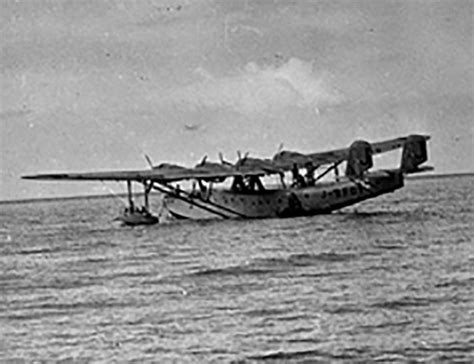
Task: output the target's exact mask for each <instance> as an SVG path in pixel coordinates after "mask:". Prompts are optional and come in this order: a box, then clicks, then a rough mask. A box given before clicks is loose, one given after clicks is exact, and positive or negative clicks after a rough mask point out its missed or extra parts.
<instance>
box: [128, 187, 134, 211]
mask: <svg viewBox="0 0 474 364" xmlns="http://www.w3.org/2000/svg"><path fill="white" fill-rule="evenodd" d="M127 192H128V206H129V207H130V211H133V210H134V208H133V197H132V181H127Z"/></svg>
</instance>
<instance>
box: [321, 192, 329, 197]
mask: <svg viewBox="0 0 474 364" xmlns="http://www.w3.org/2000/svg"><path fill="white" fill-rule="evenodd" d="M327 195H328V193H327V192H326V190H324V191H323V193H322V194H321V198H326V197H327Z"/></svg>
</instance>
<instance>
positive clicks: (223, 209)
mask: <svg viewBox="0 0 474 364" xmlns="http://www.w3.org/2000/svg"><path fill="white" fill-rule="evenodd" d="M401 187H403V174H402V172H401V171H399V170H381V171H375V172H370V173H367V174H366V175H365V176H364V179H363V180H360V181H357V180H351V179H349V178H346V177H343V178H341V179H340V180H339V181H335V182H325V183H324V182H322V183H317V184H316V185H314V186H310V187H298V188H295V187H292V188H285V189H283V188H281V189H268V190H265V191H259V190H257V191H247V192H240V191H233V190H230V189H215V190H211V191H210V192H209V193H207V194H206V195H199V194H198V195H196V196H191V197H186V198H183V197H181V196H177V195H176V194H174V195H173V194H169V195H168V196H166V198H165V204H166V207H167V209H168V211H169V212H170V214H171V215H172V216H174V217H176V218H183V219H209V218H239V217H240V218H267V217H294V216H307V215H316V214H321V213H329V212H331V211H334V210H337V209H340V208H343V207H346V206H350V205H353V204H355V203H357V202H360V201H364V200H367V199H370V198H373V197H376V196H379V195H382V194H384V193H388V192H393V191H395V190H397V189H399V188H401Z"/></svg>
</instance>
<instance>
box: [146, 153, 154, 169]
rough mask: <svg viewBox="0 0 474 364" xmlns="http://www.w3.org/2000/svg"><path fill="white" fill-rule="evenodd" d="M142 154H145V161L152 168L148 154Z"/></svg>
mask: <svg viewBox="0 0 474 364" xmlns="http://www.w3.org/2000/svg"><path fill="white" fill-rule="evenodd" d="M144 156H145V159H146V162H147V163H148V166H149V167H150V168H151V169H153V162H152V161H151V158H150V157H149V156H148V155H146V154H144Z"/></svg>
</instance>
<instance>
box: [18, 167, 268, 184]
mask: <svg viewBox="0 0 474 364" xmlns="http://www.w3.org/2000/svg"><path fill="white" fill-rule="evenodd" d="M170 166H171V167H170ZM270 173H271V172H269V171H267V170H265V169H262V168H259V167H251V166H249V167H245V168H236V167H234V166H225V167H222V168H219V167H218V166H197V167H194V168H185V167H180V166H173V165H168V164H163V165H160V166H158V167H154V168H153V169H146V170H129V171H103V172H84V173H48V174H36V175H27V176H22V178H23V179H36V180H69V181H136V182H144V181H151V182H158V183H168V182H175V181H180V180H189V179H207V180H212V179H225V178H227V177H233V176H242V177H244V176H262V175H266V174H270Z"/></svg>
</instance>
